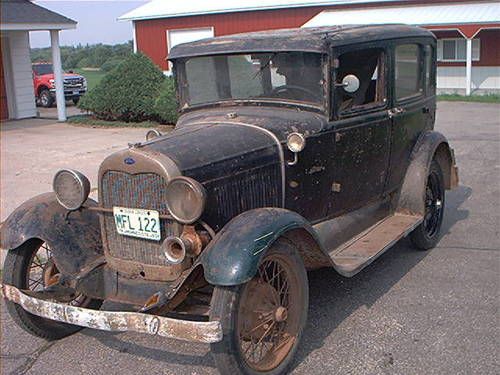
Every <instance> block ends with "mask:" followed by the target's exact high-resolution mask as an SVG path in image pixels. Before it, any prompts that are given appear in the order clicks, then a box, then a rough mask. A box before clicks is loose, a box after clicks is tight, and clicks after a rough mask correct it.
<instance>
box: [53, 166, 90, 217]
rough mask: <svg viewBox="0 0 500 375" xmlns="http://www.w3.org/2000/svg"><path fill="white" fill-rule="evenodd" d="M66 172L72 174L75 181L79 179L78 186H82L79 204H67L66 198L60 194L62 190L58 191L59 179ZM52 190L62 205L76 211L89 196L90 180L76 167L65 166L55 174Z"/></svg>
mask: <svg viewBox="0 0 500 375" xmlns="http://www.w3.org/2000/svg"><path fill="white" fill-rule="evenodd" d="M64 173H68V174H70V175H71V177H73V178H74V179H75V181H77V183H78V187H79V188H80V191H79V192H78V194H79V199H78V204H73V205H70V204H67V202H65V201H64V199H62V198H61V196H60V195H61V194H60V193H61V192H60V191H59V192H58V188H57V180H58V178H59V177H60V176H61V175H62V174H64ZM52 190H53V191H54V193H55V195H56V199H57V201H58V202H59V204H60V205H61V206H63V207H64V208H66V209H67V210H69V211H75V210H78V209H79V208H80V207H82V206H83V204H84V203H85V201H86V200H87V198H88V197H89V194H90V181H89V180H88V178H87V177H86V176H85V175H84V174H83V173H81V172H79V171H77V170H74V169H68V168H64V169H60V170H59V171H57V173H56V174H55V175H54V178H53V180H52Z"/></svg>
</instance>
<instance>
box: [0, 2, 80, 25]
mask: <svg viewBox="0 0 500 375" xmlns="http://www.w3.org/2000/svg"><path fill="white" fill-rule="evenodd" d="M0 5H1V8H0V10H1V17H0V20H1V22H2V23H29V24H37V23H38V24H40V23H41V24H44V23H46V24H76V21H73V20H72V19H70V18H67V17H64V16H62V15H60V14H58V13H55V12H52V11H51V10H48V9H46V8H43V7H41V6H39V5H36V4H33V3H32V2H31V1H28V0H1V4H0Z"/></svg>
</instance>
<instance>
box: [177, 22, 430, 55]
mask: <svg viewBox="0 0 500 375" xmlns="http://www.w3.org/2000/svg"><path fill="white" fill-rule="evenodd" d="M422 36H425V37H431V38H433V37H434V36H433V34H432V33H431V32H430V31H427V30H425V29H422V28H419V27H415V26H408V25H346V26H325V27H305V28H297V29H281V30H269V31H258V32H251V33H245V34H235V35H227V36H221V37H216V38H207V39H202V40H199V41H196V42H191V43H184V44H179V45H177V46H175V47H173V48H172V50H171V51H170V54H169V59H171V60H174V59H177V58H182V57H189V56H200V55H217V54H226V53H242V52H249V53H250V52H278V51H304V52H319V53H326V52H327V51H328V48H329V47H330V46H341V45H346V44H352V43H360V42H368V41H371V40H374V41H375V40H383V39H393V38H402V37H422Z"/></svg>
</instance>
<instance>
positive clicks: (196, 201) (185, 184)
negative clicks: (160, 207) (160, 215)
mask: <svg viewBox="0 0 500 375" xmlns="http://www.w3.org/2000/svg"><path fill="white" fill-rule="evenodd" d="M205 197H206V194H205V189H204V188H203V186H202V185H201V184H200V183H199V182H197V181H195V180H193V179H192V178H189V177H175V178H173V179H172V180H171V181H170V183H169V184H168V186H167V193H166V199H167V206H168V209H169V211H170V214H171V215H172V217H173V218H174V219H175V220H177V221H179V222H181V223H183V224H192V223H194V222H195V221H196V220H198V219H199V218H200V216H201V214H202V213H203V210H204V208H205Z"/></svg>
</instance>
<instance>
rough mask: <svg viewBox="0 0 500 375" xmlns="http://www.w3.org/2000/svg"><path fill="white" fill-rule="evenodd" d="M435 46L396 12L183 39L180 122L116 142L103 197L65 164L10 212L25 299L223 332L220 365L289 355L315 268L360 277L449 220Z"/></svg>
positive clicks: (59, 313)
mask: <svg viewBox="0 0 500 375" xmlns="http://www.w3.org/2000/svg"><path fill="white" fill-rule="evenodd" d="M435 46H436V42H435V38H434V37H433V35H432V34H431V33H429V32H427V31H425V30H422V29H419V28H415V27H408V26H402V25H400V26H397V25H396V26H388V25H385V26H352V27H342V28H340V27H329V28H317V29H299V30H280V31H272V32H262V33H250V34H245V35H236V36H228V37H220V38H214V39H205V40H201V41H198V42H194V43H188V44H183V45H179V46H176V47H175V48H173V49H172V50H171V54H170V58H171V61H172V63H173V69H174V72H175V78H176V83H177V90H178V97H179V102H180V113H181V116H180V118H179V121H178V123H177V125H176V127H175V130H173V131H172V132H170V133H169V134H166V135H161V134H159V133H158V132H154V131H150V132H149V133H148V139H147V140H146V141H145V142H142V143H135V144H131V145H129V147H128V148H127V149H124V150H123V151H119V152H117V153H115V154H113V155H111V156H109V157H108V158H107V159H105V160H104V162H103V163H102V164H101V166H100V169H99V186H98V191H99V199H98V201H99V202H96V201H94V200H92V199H90V198H88V195H89V190H90V184H89V182H88V180H87V178H86V177H85V176H83V175H82V174H81V173H79V172H76V171H74V170H61V171H59V172H57V173H56V175H55V177H54V181H53V188H54V192H53V193H47V194H43V195H40V196H37V197H35V198H33V199H31V200H29V201H27V202H26V203H24V204H23V205H21V206H20V207H19V208H18V209H16V210H15V211H14V212H13V213H12V214H11V215H10V217H9V218H8V219H7V220H6V222H5V223H4V225H3V228H2V247H3V248H4V249H9V251H8V255H7V258H6V261H5V267H4V270H3V286H2V291H3V294H4V297H5V298H6V300H7V302H6V303H7V307H8V310H9V312H10V314H11V315H12V317H13V319H14V320H15V322H16V323H17V324H19V325H20V326H21V327H23V328H24V329H26V330H27V331H28V332H30V333H32V334H35V335H37V336H40V337H43V338H46V339H59V338H62V337H64V336H66V335H69V334H71V333H74V332H76V331H77V330H78V329H80V328H81V327H91V328H96V329H102V330H109V331H135V332H142V333H148V334H152V335H161V336H165V337H168V338H176V339H181V340H188V341H193V342H203V343H210V344H211V349H212V352H213V356H214V359H215V362H216V364H217V366H218V368H219V370H220V371H221V373H224V374H240V373H241V374H264V373H265V374H279V373H284V372H286V371H287V369H288V368H289V366H290V365H291V363H292V358H293V355H294V353H295V352H296V350H297V346H298V344H299V340H300V337H301V335H302V332H303V329H304V326H305V323H306V315H307V309H308V283H307V274H306V270H310V269H315V268H320V267H325V266H329V267H332V268H333V270H332V272H338V273H339V274H341V275H343V276H346V277H350V276H353V275H355V274H356V273H357V272H359V271H361V270H362V269H363V268H364V267H365V266H367V265H369V264H370V263H371V262H372V261H373V260H374V259H376V258H377V257H378V256H379V255H381V254H382V253H383V252H384V251H386V250H387V249H388V248H390V247H391V246H392V245H393V244H394V243H395V242H396V241H398V240H399V239H400V238H402V237H404V236H407V235H409V237H410V239H411V241H412V243H413V245H414V246H415V248H417V249H421V250H426V249H429V248H432V247H433V246H435V245H436V243H437V241H438V239H439V232H440V227H441V222H442V219H443V211H444V203H445V190H446V189H451V188H453V187H455V186H456V185H457V183H458V175H457V169H456V166H455V161H454V156H453V151H452V149H451V148H450V147H449V145H448V142H447V140H446V138H445V137H444V136H443V135H441V134H440V133H438V132H436V131H434V130H433V128H434V119H435V80H436V75H435V72H436V66H435V56H436V51H435ZM109 300H110V301H117V302H120V303H124V304H127V305H129V306H130V307H131V308H128V309H127V312H125V311H112V312H111V311H106V310H105V309H104V308H103V309H101V304H102V303H103V301H109Z"/></svg>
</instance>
